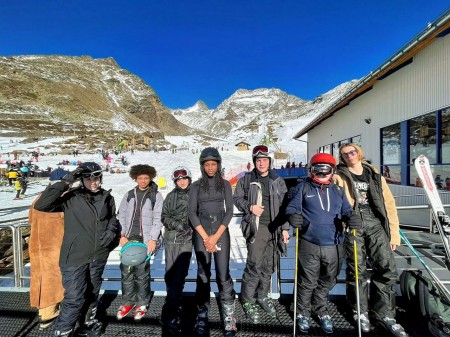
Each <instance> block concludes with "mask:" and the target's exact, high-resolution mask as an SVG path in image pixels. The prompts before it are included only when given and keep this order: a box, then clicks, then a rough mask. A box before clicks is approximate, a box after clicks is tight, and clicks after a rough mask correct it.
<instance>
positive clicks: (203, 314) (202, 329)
mask: <svg viewBox="0 0 450 337" xmlns="http://www.w3.org/2000/svg"><path fill="white" fill-rule="evenodd" d="M207 334H208V308H207V307H206V306H204V305H199V306H198V314H197V321H196V322H195V326H194V336H196V337H203V336H207Z"/></svg>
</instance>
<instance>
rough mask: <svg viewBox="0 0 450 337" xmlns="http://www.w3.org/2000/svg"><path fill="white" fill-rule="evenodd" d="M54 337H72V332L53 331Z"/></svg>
mask: <svg viewBox="0 0 450 337" xmlns="http://www.w3.org/2000/svg"><path fill="white" fill-rule="evenodd" d="M54 336H55V337H73V330H72V329H70V330H67V331H61V330H55V333H54Z"/></svg>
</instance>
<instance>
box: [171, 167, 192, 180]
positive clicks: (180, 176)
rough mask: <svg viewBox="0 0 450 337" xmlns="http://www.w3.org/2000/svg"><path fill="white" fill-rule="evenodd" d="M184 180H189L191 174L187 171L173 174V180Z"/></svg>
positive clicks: (178, 171) (182, 170)
mask: <svg viewBox="0 0 450 337" xmlns="http://www.w3.org/2000/svg"><path fill="white" fill-rule="evenodd" d="M183 178H189V174H188V173H187V171H186V170H185V169H181V170H176V171H174V172H173V179H175V180H178V179H183Z"/></svg>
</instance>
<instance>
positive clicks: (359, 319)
mask: <svg viewBox="0 0 450 337" xmlns="http://www.w3.org/2000/svg"><path fill="white" fill-rule="evenodd" d="M353 259H354V261H355V285H356V313H357V315H358V320H357V322H358V336H359V337H361V304H360V301H359V273H358V246H357V245H356V229H354V230H353Z"/></svg>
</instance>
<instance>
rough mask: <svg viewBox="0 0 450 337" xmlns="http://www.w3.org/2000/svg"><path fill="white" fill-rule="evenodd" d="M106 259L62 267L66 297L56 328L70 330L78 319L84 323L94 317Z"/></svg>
mask: <svg viewBox="0 0 450 337" xmlns="http://www.w3.org/2000/svg"><path fill="white" fill-rule="evenodd" d="M106 261H107V259H106V258H105V259H101V260H96V261H94V262H91V263H86V264H83V265H81V266H64V267H62V266H61V267H60V269H61V275H62V282H63V287H64V299H63V301H62V302H61V313H60V314H59V316H58V319H57V321H56V325H55V330H59V331H69V330H71V329H73V328H74V327H75V325H76V323H77V320H80V324H82V323H84V322H86V321H89V320H92V319H94V315H95V311H96V307H97V298H98V294H99V292H100V286H101V285H102V274H103V270H104V269H105V265H106Z"/></svg>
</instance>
